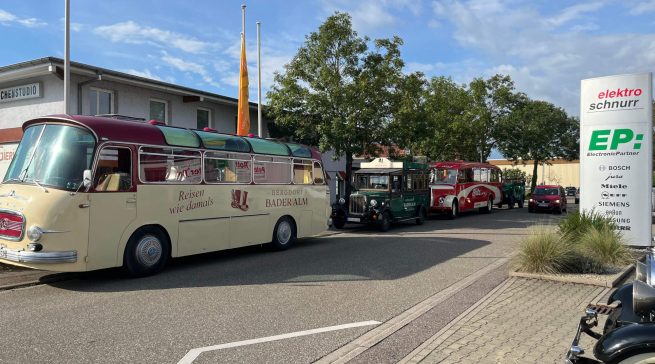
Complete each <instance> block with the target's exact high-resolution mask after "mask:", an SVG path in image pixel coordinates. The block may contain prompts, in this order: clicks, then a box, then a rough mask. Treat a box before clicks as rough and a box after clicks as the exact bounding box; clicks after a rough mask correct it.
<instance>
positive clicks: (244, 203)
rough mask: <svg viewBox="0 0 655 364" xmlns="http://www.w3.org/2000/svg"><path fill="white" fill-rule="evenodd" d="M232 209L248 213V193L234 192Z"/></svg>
mask: <svg viewBox="0 0 655 364" xmlns="http://www.w3.org/2000/svg"><path fill="white" fill-rule="evenodd" d="M232 207H233V208H235V209H239V210H241V211H248V191H241V190H232Z"/></svg>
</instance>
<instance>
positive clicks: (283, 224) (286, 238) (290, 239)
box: [271, 216, 296, 250]
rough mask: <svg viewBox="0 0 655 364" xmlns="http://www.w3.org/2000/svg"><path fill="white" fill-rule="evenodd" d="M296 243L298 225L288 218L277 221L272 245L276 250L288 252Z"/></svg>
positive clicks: (283, 217) (284, 217)
mask: <svg viewBox="0 0 655 364" xmlns="http://www.w3.org/2000/svg"><path fill="white" fill-rule="evenodd" d="M295 241H296V224H294V223H293V220H292V219H291V218H290V217H288V216H282V217H281V218H280V219H278V220H277V223H276V224H275V228H273V240H271V245H272V246H273V248H274V249H275V250H287V249H289V247H290V246H291V245H293V243H294V242H295Z"/></svg>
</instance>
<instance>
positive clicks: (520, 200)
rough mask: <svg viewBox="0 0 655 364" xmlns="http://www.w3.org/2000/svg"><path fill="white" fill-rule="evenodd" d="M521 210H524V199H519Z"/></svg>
mask: <svg viewBox="0 0 655 364" xmlns="http://www.w3.org/2000/svg"><path fill="white" fill-rule="evenodd" d="M519 208H520V209H522V208H523V199H522V198H521V199H519Z"/></svg>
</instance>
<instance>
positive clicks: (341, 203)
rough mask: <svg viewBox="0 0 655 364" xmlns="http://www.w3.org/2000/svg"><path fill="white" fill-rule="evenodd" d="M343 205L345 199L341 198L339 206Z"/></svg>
mask: <svg viewBox="0 0 655 364" xmlns="http://www.w3.org/2000/svg"><path fill="white" fill-rule="evenodd" d="M345 203H346V199H345V198H343V197H341V198H340V199H339V205H343V204H345Z"/></svg>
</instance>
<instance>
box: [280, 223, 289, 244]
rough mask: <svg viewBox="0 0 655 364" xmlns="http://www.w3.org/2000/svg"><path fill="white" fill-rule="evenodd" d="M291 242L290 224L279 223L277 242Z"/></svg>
mask: <svg viewBox="0 0 655 364" xmlns="http://www.w3.org/2000/svg"><path fill="white" fill-rule="evenodd" d="M289 240H291V224H289V222H288V221H281V222H280V224H279V225H278V226H277V241H278V242H279V243H280V244H283V245H284V244H286V243H288V242H289Z"/></svg>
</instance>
